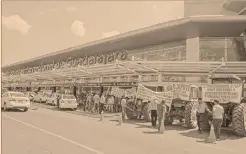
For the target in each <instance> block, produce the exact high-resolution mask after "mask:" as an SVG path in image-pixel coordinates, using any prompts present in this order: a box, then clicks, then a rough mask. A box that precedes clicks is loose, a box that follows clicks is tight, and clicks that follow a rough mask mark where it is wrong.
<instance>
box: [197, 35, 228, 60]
mask: <svg viewBox="0 0 246 154" xmlns="http://www.w3.org/2000/svg"><path fill="white" fill-rule="evenodd" d="M223 57H225V39H224V38H217V39H214V38H211V39H210V38H205V39H203V38H201V39H200V60H201V61H219V60H221V59H222V58H223Z"/></svg>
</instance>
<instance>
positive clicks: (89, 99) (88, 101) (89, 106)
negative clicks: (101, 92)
mask: <svg viewBox="0 0 246 154" xmlns="http://www.w3.org/2000/svg"><path fill="white" fill-rule="evenodd" d="M91 104H92V94H91V93H89V95H88V97H87V100H86V108H87V110H88V111H90V109H91Z"/></svg>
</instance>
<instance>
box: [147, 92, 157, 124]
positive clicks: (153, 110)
mask: <svg viewBox="0 0 246 154" xmlns="http://www.w3.org/2000/svg"><path fill="white" fill-rule="evenodd" d="M157 104H158V101H157V99H156V98H154V97H153V98H152V101H151V102H150V103H149V111H150V114H151V124H152V126H153V127H156V121H157Z"/></svg>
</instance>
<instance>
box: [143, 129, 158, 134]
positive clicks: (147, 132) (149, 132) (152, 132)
mask: <svg viewBox="0 0 246 154" xmlns="http://www.w3.org/2000/svg"><path fill="white" fill-rule="evenodd" d="M155 129H156V128H155ZM143 133H144V134H160V132H159V131H158V130H156V131H143Z"/></svg>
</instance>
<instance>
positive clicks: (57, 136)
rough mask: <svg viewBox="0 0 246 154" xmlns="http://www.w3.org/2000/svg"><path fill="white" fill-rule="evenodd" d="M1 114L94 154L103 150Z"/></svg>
mask: <svg viewBox="0 0 246 154" xmlns="http://www.w3.org/2000/svg"><path fill="white" fill-rule="evenodd" d="M3 116H4V117H6V118H8V119H11V120H13V121H16V122H18V123H21V124H23V125H26V126H28V127H31V128H33V129H36V130H39V131H41V132H43V133H46V134H49V135H51V136H54V137H56V138H59V139H61V140H64V141H67V142H69V143H71V144H74V145H77V146H79V147H80V148H84V149H86V150H88V151H90V152H93V153H95V154H104V153H103V152H100V151H98V150H95V149H93V148H90V147H88V146H86V145H83V144H80V143H78V142H76V141H73V140H70V139H68V138H66V137H63V136H60V135H57V134H54V133H52V132H49V131H47V130H44V129H41V128H38V127H36V126H33V125H31V124H28V123H26V122H23V121H20V120H17V119H15V118H12V117H10V116H7V115H3Z"/></svg>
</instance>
